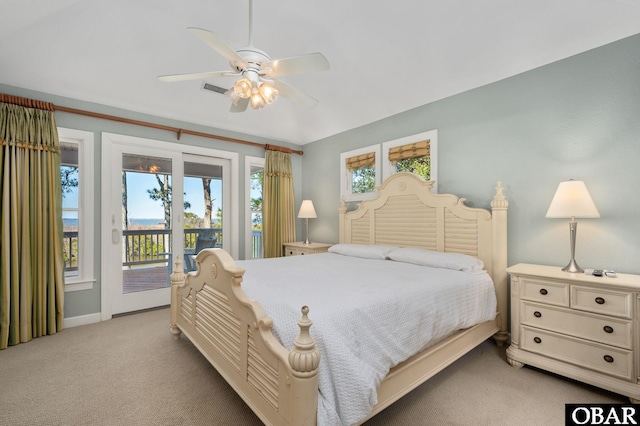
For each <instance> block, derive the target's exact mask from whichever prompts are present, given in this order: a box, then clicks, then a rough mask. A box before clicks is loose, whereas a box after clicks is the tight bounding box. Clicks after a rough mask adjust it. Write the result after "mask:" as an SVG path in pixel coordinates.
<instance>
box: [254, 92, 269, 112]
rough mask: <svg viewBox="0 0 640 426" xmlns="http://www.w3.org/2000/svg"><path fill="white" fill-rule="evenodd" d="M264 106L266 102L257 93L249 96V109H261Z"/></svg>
mask: <svg viewBox="0 0 640 426" xmlns="http://www.w3.org/2000/svg"><path fill="white" fill-rule="evenodd" d="M265 105H266V102H265V100H264V98H263V97H262V95H261V94H260V92H259V91H257V90H256V91H255V92H253V94H252V95H251V108H253V109H262V108H264V107H265Z"/></svg>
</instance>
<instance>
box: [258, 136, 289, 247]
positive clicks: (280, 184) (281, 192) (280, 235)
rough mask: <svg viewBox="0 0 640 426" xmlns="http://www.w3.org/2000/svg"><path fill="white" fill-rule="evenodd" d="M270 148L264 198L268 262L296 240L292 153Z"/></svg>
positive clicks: (264, 223) (266, 158) (263, 216)
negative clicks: (269, 258)
mask: <svg viewBox="0 0 640 426" xmlns="http://www.w3.org/2000/svg"><path fill="white" fill-rule="evenodd" d="M270 148H271V147H270V146H269V145H267V152H266V155H265V161H264V182H263V185H264V187H263V194H262V224H263V233H264V235H263V238H264V240H263V244H264V257H265V258H268V257H281V256H282V245H283V244H284V243H289V242H292V241H295V238H296V218H295V207H294V201H293V174H292V171H291V152H283V151H280V150H279V151H275V150H272V149H270Z"/></svg>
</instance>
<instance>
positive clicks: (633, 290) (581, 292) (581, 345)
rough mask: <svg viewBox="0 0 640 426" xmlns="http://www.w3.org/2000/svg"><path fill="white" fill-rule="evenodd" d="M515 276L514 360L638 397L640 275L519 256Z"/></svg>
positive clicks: (516, 363) (511, 356)
mask: <svg viewBox="0 0 640 426" xmlns="http://www.w3.org/2000/svg"><path fill="white" fill-rule="evenodd" d="M507 272H508V273H509V275H510V278H511V280H510V281H511V284H510V285H511V345H510V346H509V348H508V349H507V360H508V361H509V363H510V364H511V365H512V366H514V367H522V366H523V365H525V364H527V365H531V366H534V367H538V368H541V369H544V370H548V371H551V372H553V373H556V374H560V375H562V376H566V377H570V378H572V379H575V380H579V381H581V382H584V383H589V384H591V385H594V386H598V387H601V388H603V389H607V390H610V391H612V392H616V393H619V394H621V395H625V396H628V397H629V399H630V400H631V402H633V403H637V402H640V382H639V381H638V374H639V373H640V360H639V358H640V322H639V317H640V302H639V299H638V298H639V297H640V276H639V275H628V274H618V276H617V278H609V277H594V276H590V275H585V274H582V273H579V274H578V273H567V272H563V271H562V270H561V267H555V266H541V265H529V264H518V265H515V266H512V267H510V268H507Z"/></svg>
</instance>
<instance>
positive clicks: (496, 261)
mask: <svg viewBox="0 0 640 426" xmlns="http://www.w3.org/2000/svg"><path fill="white" fill-rule="evenodd" d="M502 190H503V188H502V182H500V181H498V185H497V186H496V195H495V196H494V197H493V200H492V201H491V211H492V216H493V218H492V221H491V227H492V229H491V232H492V241H493V245H492V248H491V250H492V251H493V253H492V256H491V258H492V259H493V264H492V265H491V271H492V274H493V282H494V285H495V287H496V297H497V301H498V318H497V320H498V326H499V327H500V331H498V332H497V333H496V334H495V335H494V336H493V338H494V339H495V341H496V343H497V344H498V346H502V345H503V344H504V343H505V342H506V341H507V339H508V338H509V332H508V330H507V319H508V312H507V309H508V305H507V303H508V299H507V288H508V285H507V262H508V258H507V208H508V207H509V202H508V201H507V199H506V197H505V196H504V194H503V193H502Z"/></svg>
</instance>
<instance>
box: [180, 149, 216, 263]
mask: <svg viewBox="0 0 640 426" xmlns="http://www.w3.org/2000/svg"><path fill="white" fill-rule="evenodd" d="M222 172H223V166H221V165H216V164H211V162H208V161H207V160H203V162H202V163H200V162H194V161H185V162H184V270H185V272H189V271H194V270H195V269H196V263H195V261H194V256H195V255H196V254H197V253H198V252H200V250H202V249H205V248H216V247H222V245H223V243H224V229H223V227H222V212H223V198H222V192H223V191H222V176H223V173H222Z"/></svg>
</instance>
